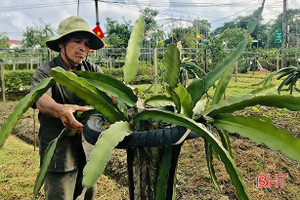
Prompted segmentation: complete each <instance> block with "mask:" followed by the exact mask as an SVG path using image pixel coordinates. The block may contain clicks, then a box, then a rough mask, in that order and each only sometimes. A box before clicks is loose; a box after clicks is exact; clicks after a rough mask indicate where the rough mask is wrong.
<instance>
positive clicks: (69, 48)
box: [60, 33, 90, 66]
mask: <svg viewBox="0 0 300 200" xmlns="http://www.w3.org/2000/svg"><path fill="white" fill-rule="evenodd" d="M60 48H61V55H62V57H63V59H64V60H65V58H66V56H67V57H68V58H69V59H70V60H71V62H73V63H69V62H68V61H67V60H65V61H67V62H66V63H67V65H68V64H72V65H75V66H76V65H77V64H78V63H80V62H82V61H83V59H84V58H85V56H86V54H87V53H88V52H89V50H90V42H89V39H88V34H87V33H76V34H73V35H72V36H71V37H70V38H69V39H68V40H67V41H66V42H65V48H64V47H63V44H60Z"/></svg>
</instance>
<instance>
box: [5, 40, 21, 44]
mask: <svg viewBox="0 0 300 200" xmlns="http://www.w3.org/2000/svg"><path fill="white" fill-rule="evenodd" d="M8 42H9V44H21V43H22V41H21V40H9V41H8Z"/></svg>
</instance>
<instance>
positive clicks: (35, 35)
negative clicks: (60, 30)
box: [22, 19, 56, 48]
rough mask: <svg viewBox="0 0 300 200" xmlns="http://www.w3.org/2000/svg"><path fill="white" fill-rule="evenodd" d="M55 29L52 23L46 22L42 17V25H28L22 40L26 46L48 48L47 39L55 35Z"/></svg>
mask: <svg viewBox="0 0 300 200" xmlns="http://www.w3.org/2000/svg"><path fill="white" fill-rule="evenodd" d="M55 32H56V31H55V30H54V29H53V28H52V27H51V25H50V24H46V23H44V22H43V20H42V19H40V25H35V26H30V27H26V30H25V32H24V33H23V37H24V39H23V40H22V43H23V47H25V48H29V47H30V48H35V47H38V48H47V45H46V41H47V40H49V39H51V38H53V37H54V36H55Z"/></svg>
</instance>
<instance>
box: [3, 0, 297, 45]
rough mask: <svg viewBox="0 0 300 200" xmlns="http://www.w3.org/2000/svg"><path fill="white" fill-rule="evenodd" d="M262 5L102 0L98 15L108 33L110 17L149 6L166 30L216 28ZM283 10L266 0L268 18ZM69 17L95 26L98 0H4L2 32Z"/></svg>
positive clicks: (279, 2)
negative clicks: (198, 24)
mask: <svg viewBox="0 0 300 200" xmlns="http://www.w3.org/2000/svg"><path fill="white" fill-rule="evenodd" d="M78 2H79V4H78ZM261 4H262V0H211V1H207V0H98V8H99V11H98V14H99V22H100V27H101V28H102V30H103V31H104V33H105V23H106V18H111V19H112V20H117V21H118V22H119V23H124V21H125V20H126V21H127V22H129V21H130V22H132V23H134V22H135V21H136V20H137V19H138V17H139V15H140V13H141V11H142V10H143V9H144V8H145V7H149V8H151V9H154V10H158V11H159V15H158V16H157V17H156V18H155V19H156V20H157V22H158V24H159V26H160V27H161V28H163V30H165V31H166V32H168V30H170V29H171V28H172V27H179V26H183V27H184V26H187V25H189V24H190V22H191V21H193V20H195V19H200V20H207V21H208V22H210V23H211V30H214V29H215V28H217V27H220V26H222V25H223V24H224V22H228V21H231V20H233V19H235V18H236V17H238V16H248V15H250V14H251V13H253V11H254V10H256V9H257V8H258V7H260V6H261ZM287 8H288V9H300V0H287ZM282 10H283V0H266V3H265V9H264V12H263V18H264V21H265V22H268V21H270V20H274V19H276V17H277V16H278V15H279V14H280V13H282ZM69 16H80V17H82V18H84V19H85V20H86V21H87V22H88V23H89V25H90V27H91V29H93V28H94V27H95V26H96V9H95V0H42V1H41V0H26V1H24V0H1V5H0V33H3V32H5V33H6V35H7V36H8V37H9V39H10V40H22V38H23V33H24V31H25V30H26V27H32V26H40V25H42V24H41V20H42V22H43V23H46V24H50V25H51V27H53V28H54V29H55V30H56V29H57V28H58V25H59V23H60V22H61V21H62V20H63V19H65V18H67V17H69Z"/></svg>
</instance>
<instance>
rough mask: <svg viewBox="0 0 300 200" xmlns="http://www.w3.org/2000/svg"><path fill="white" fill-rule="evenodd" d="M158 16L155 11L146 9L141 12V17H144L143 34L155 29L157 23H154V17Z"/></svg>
mask: <svg viewBox="0 0 300 200" xmlns="http://www.w3.org/2000/svg"><path fill="white" fill-rule="evenodd" d="M158 14H159V12H158V11H157V10H152V9H150V8H148V7H146V8H145V9H144V10H143V11H142V15H143V16H145V23H146V24H145V32H146V33H148V32H149V31H154V30H156V29H157V23H156V21H155V19H154V18H155V17H156V16H157V15H158Z"/></svg>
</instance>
